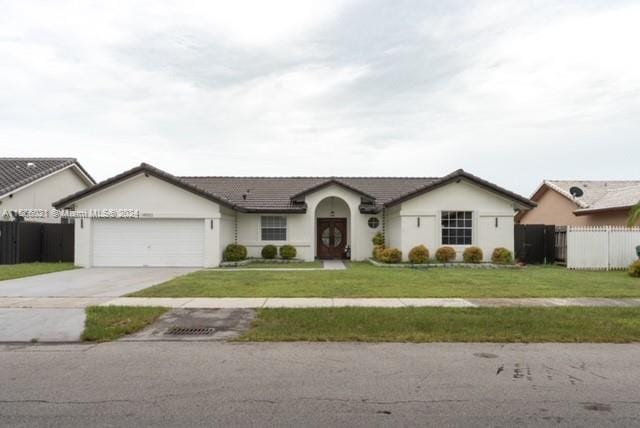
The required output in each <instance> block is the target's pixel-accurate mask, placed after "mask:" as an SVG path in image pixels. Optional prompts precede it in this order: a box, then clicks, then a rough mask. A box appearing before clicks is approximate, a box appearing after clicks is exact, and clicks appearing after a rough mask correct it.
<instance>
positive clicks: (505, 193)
mask: <svg viewBox="0 0 640 428" xmlns="http://www.w3.org/2000/svg"><path fill="white" fill-rule="evenodd" d="M463 179H464V180H467V181H470V182H472V183H474V184H476V185H478V186H480V187H482V188H484V189H486V190H488V191H490V192H492V193H495V194H498V195H500V196H502V197H504V198H507V199H510V200H512V201H515V202H517V203H518V204H520V205H522V206H524V207H525V208H533V207H535V206H536V203H535V202H533V201H531V200H529V199H527V198H525V197H523V196H520V195H518V194H516V193H513V192H511V191H509V190H507V189H505V188H503V187H500V186H498V185H497V184H494V183H491V182H489V181H486V180H484V179H482V178H480V177H478V176H475V175H473V174H471V173H468V172H466V171H464V170H463V169H458V170H456V171H454V172H452V173H451V174H448V175H445V176H444V177H442V178H440V179H438V180H435V181H433V182H432V183H429V184H427V185H425V186H423V187H421V188H419V189H416V190H414V191H412V192H409V193H406V194H404V195H400V196H398V197H397V198H395V199H393V200H391V201H389V202H387V203H386V204H385V206H386V207H392V206H394V205H397V204H400V203H402V202H404V201H407V200H409V199H413V198H415V197H417V196H420V195H423V194H425V193H427V192H430V191H432V190H435V189H437V188H440V187H442V186H445V185H447V184H449V183H452V182H455V181H459V180H463Z"/></svg>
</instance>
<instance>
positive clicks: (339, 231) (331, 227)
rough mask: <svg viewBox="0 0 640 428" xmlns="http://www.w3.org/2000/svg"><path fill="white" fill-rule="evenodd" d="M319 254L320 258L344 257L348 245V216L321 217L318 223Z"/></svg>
mask: <svg viewBox="0 0 640 428" xmlns="http://www.w3.org/2000/svg"><path fill="white" fill-rule="evenodd" d="M316 230H317V237H316V241H317V255H318V258H320V259H342V258H344V257H345V248H346V246H347V219H346V218H319V219H318V225H317V228H316Z"/></svg>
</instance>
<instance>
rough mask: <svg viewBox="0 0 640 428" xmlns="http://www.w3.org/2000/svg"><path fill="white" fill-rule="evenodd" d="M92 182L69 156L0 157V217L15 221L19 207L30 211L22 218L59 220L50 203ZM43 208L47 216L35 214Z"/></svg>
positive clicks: (44, 220) (42, 220)
mask: <svg viewBox="0 0 640 428" xmlns="http://www.w3.org/2000/svg"><path fill="white" fill-rule="evenodd" d="M94 184H95V181H94V180H93V178H91V176H90V175H89V174H88V173H87V171H85V170H84V168H82V166H81V165H80V164H79V163H78V161H77V160H76V159H73V158H0V220H2V221H9V220H15V218H16V216H17V215H18V214H19V213H20V210H34V211H32V212H30V213H29V214H31V215H33V216H25V218H24V220H26V221H39V222H47V223H59V222H60V218H58V217H54V216H52V215H51V210H52V209H53V205H52V203H53V202H55V201H57V200H58V199H60V198H62V197H63V196H66V195H68V194H69V193H73V192H77V191H79V190H83V189H86V188H87V187H90V186H92V185H94ZM45 210H46V211H47V213H46V214H47V215H46V216H43V217H39V214H38V211H43V212H44V211H45ZM23 213H24V212H23Z"/></svg>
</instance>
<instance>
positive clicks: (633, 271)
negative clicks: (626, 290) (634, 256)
mask: <svg viewBox="0 0 640 428" xmlns="http://www.w3.org/2000/svg"><path fill="white" fill-rule="evenodd" d="M629 276H632V277H634V278H640V259H638V260H636V261H635V262H633V263H631V264H630V265H629Z"/></svg>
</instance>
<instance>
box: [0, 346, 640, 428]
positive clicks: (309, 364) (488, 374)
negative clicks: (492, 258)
mask: <svg viewBox="0 0 640 428" xmlns="http://www.w3.org/2000/svg"><path fill="white" fill-rule="evenodd" d="M638 361H640V344H630V345H610V344H605V345H596V344H535V345H525V344H513V345H497V344H357V343H342V344H340V343H248V344H244V343H227V342H118V343H108V344H101V345H27V344H25V345H2V346H0V385H1V387H0V425H1V426H56V427H86V426H156V427H157V426H182V427H188V426H303V425H304V426H307V427H309V426H310V427H314V426H318V427H320V426H322V427H326V426H349V427H354V426H355V427H358V426H362V427H364V426H367V427H369V426H482V427H485V426H505V427H507V426H509V427H510V426H598V427H604V426H630V427H631V426H638V425H640V386H639V382H638V379H640V364H638Z"/></svg>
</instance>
